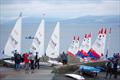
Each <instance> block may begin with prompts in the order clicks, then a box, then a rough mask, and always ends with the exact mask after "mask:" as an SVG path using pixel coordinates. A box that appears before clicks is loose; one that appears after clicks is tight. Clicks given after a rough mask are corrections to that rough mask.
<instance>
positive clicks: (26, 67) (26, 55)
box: [24, 52, 30, 72]
mask: <svg viewBox="0 0 120 80" xmlns="http://www.w3.org/2000/svg"><path fill="white" fill-rule="evenodd" d="M29 62H30V60H29V54H28V53H27V52H26V53H25V54H24V63H25V70H26V72H28V71H29Z"/></svg>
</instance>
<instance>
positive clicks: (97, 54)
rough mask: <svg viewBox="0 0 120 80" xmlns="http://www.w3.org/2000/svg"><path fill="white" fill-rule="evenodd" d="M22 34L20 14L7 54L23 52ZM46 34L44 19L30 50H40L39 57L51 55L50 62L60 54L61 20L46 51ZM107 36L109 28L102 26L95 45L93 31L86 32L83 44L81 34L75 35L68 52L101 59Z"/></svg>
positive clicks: (6, 48)
mask: <svg viewBox="0 0 120 80" xmlns="http://www.w3.org/2000/svg"><path fill="white" fill-rule="evenodd" d="M21 36H22V16H21V15H20V16H19V18H18V19H17V21H16V24H15V26H14V28H13V29H12V32H11V34H10V36H9V38H8V41H7V43H6V45H5V48H4V54H5V55H7V56H9V57H12V56H13V55H14V54H13V53H12V51H14V50H17V51H18V52H19V53H21ZM44 36H45V20H44V19H42V20H41V23H40V25H39V27H38V29H37V32H36V34H35V36H34V39H33V41H32V44H31V46H30V51H31V52H33V53H34V54H35V53H36V52H38V53H39V54H38V56H39V57H42V56H43V55H44V54H46V55H47V56H48V57H49V62H51V60H52V59H53V58H58V57H59V56H60V52H59V48H60V22H57V24H56V26H55V29H54V31H53V33H52V35H51V38H50V40H49V42H48V47H47V49H46V52H44ZM106 36H107V29H105V28H101V29H100V30H99V32H98V36H97V39H96V40H95V42H94V43H93V45H91V38H92V34H91V33H89V34H85V36H84V39H83V42H82V43H81V46H80V41H79V40H80V38H79V36H78V37H76V36H74V39H73V41H72V43H71V44H70V47H69V48H68V50H67V54H68V55H72V56H74V57H75V56H76V57H79V58H83V59H85V58H87V57H91V58H95V59H100V58H101V57H102V56H105V43H106ZM55 63H57V62H55Z"/></svg>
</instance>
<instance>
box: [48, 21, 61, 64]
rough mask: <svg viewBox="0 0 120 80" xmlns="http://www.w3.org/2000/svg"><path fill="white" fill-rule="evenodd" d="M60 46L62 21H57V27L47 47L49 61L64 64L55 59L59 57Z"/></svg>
mask: <svg viewBox="0 0 120 80" xmlns="http://www.w3.org/2000/svg"><path fill="white" fill-rule="evenodd" d="M59 47H60V22H57V24H56V27H55V29H54V31H53V33H52V36H51V38H50V41H49V42H48V47H47V49H46V55H47V56H48V57H49V60H48V62H49V63H50V64H54V65H62V63H61V62H58V61H57V60H55V59H56V58H58V57H59V53H60V52H59Z"/></svg>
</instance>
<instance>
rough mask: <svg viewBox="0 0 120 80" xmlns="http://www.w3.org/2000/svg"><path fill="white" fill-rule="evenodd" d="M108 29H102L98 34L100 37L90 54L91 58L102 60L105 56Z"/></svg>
mask: <svg viewBox="0 0 120 80" xmlns="http://www.w3.org/2000/svg"><path fill="white" fill-rule="evenodd" d="M106 35H107V34H106V29H104V28H102V29H100V30H99V32H98V37H97V39H96V40H95V42H94V43H93V45H92V48H91V49H90V51H89V52H88V54H89V56H90V57H95V58H101V57H102V56H105V42H106Z"/></svg>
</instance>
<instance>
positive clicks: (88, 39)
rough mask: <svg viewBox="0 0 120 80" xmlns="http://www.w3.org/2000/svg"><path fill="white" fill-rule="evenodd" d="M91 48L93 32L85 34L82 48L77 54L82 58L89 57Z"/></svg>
mask: <svg viewBox="0 0 120 80" xmlns="http://www.w3.org/2000/svg"><path fill="white" fill-rule="evenodd" d="M90 48H91V33H89V34H85V36H84V39H83V42H82V44H81V46H80V49H79V50H78V52H77V56H79V57H82V58H84V57H87V56H88V54H87V53H88V51H89V50H90Z"/></svg>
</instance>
